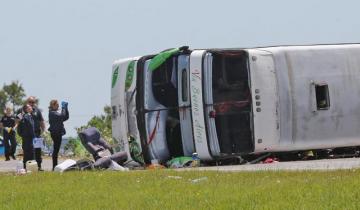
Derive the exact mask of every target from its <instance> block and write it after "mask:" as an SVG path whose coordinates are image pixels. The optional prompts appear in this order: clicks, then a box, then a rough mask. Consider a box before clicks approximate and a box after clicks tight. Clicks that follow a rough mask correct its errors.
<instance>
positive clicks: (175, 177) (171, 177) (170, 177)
mask: <svg viewBox="0 0 360 210" xmlns="http://www.w3.org/2000/svg"><path fill="white" fill-rule="evenodd" d="M167 178H169V179H182V177H181V176H167Z"/></svg>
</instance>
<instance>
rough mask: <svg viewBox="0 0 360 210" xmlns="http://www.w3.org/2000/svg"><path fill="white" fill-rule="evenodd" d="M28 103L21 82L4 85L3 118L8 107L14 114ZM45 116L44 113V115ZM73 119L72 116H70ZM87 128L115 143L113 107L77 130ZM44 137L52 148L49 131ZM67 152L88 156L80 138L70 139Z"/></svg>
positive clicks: (0, 100)
mask: <svg viewBox="0 0 360 210" xmlns="http://www.w3.org/2000/svg"><path fill="white" fill-rule="evenodd" d="M37 100H38V101H37V104H39V99H37ZM25 101H26V93H25V89H24V87H23V85H22V84H21V83H20V82H19V81H12V82H11V83H10V84H4V85H3V87H2V88H1V89H0V116H3V114H4V110H5V107H6V106H10V107H11V108H12V109H13V110H14V112H16V110H17V109H19V108H20V107H22V106H23V105H24V104H25ZM43 114H44V113H43ZM70 118H71V115H70ZM86 127H96V128H97V129H99V131H100V133H101V134H102V136H103V137H104V138H105V139H106V140H107V141H108V142H110V144H112V143H113V139H112V135H111V132H112V130H111V107H110V106H105V107H104V113H103V114H101V115H95V116H93V117H92V118H90V120H89V121H88V122H87V123H86V124H85V125H82V126H80V127H78V128H74V129H76V130H77V131H78V132H79V131H80V130H82V129H83V128H86ZM43 137H44V139H45V142H46V144H47V146H49V147H52V140H51V138H50V134H49V132H48V131H45V132H44V133H43ZM17 141H18V142H19V143H20V138H19V137H18V138H17ZM65 150H69V151H71V152H72V153H73V154H74V155H76V156H87V155H88V153H87V152H86V150H85V148H84V147H83V146H82V144H81V142H80V139H79V137H77V136H75V137H69V141H68V143H67V145H65Z"/></svg>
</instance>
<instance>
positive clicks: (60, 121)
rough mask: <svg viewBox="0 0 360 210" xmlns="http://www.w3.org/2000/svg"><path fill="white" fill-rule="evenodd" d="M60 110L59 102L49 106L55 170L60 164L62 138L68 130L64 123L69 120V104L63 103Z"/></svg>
mask: <svg viewBox="0 0 360 210" xmlns="http://www.w3.org/2000/svg"><path fill="white" fill-rule="evenodd" d="M58 110H59V103H58V101H57V100H51V101H50V105H49V124H50V127H49V129H48V130H49V131H50V135H51V138H52V140H53V142H54V148H53V153H52V162H53V167H52V170H54V168H55V166H56V165H57V164H58V153H59V150H60V146H61V140H62V136H63V135H65V133H66V130H65V127H64V121H66V120H68V119H69V110H68V103H67V102H61V112H58Z"/></svg>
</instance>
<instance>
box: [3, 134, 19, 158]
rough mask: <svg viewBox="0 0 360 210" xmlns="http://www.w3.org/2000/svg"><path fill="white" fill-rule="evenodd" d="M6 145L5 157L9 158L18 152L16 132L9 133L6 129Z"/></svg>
mask: <svg viewBox="0 0 360 210" xmlns="http://www.w3.org/2000/svg"><path fill="white" fill-rule="evenodd" d="M3 133H4V146H5V157H6V159H9V157H10V156H14V155H15V152H16V146H17V143H16V137H15V136H16V135H15V132H10V133H8V132H7V131H5V130H4V132H3Z"/></svg>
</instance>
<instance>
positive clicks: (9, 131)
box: [0, 107, 17, 161]
mask: <svg viewBox="0 0 360 210" xmlns="http://www.w3.org/2000/svg"><path fill="white" fill-rule="evenodd" d="M4 113H5V115H4V116H3V117H2V118H1V120H0V128H3V134H4V146H5V160H6V161H9V160H10V156H11V157H12V159H14V160H16V158H15V152H16V145H17V143H16V133H15V129H16V121H15V116H14V115H13V114H12V109H11V108H10V107H6V108H5V111H4Z"/></svg>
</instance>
